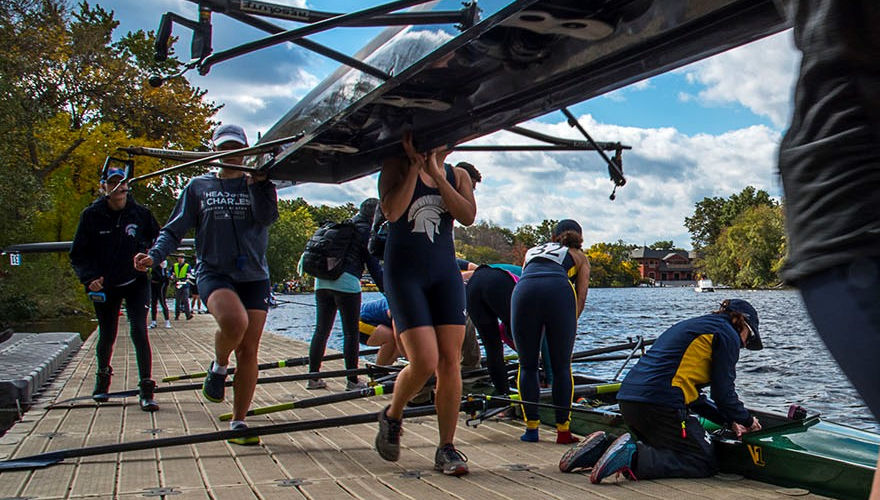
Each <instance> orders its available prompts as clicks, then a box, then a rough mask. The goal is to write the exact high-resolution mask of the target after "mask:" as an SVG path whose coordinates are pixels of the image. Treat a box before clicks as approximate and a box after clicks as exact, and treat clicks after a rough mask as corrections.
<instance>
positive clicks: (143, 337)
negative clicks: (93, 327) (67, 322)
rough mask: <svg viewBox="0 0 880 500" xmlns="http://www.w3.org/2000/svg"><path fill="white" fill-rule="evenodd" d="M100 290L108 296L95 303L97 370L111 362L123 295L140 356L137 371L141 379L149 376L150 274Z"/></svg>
mask: <svg viewBox="0 0 880 500" xmlns="http://www.w3.org/2000/svg"><path fill="white" fill-rule="evenodd" d="M101 291H102V292H104V295H106V296H107V300H106V301H105V302H95V303H94V304H95V315H96V316H97V317H98V344H97V346H96V347H95V355H96V356H97V358H98V370H103V369H106V368H107V367H109V366H110V360H111V358H112V357H113V345H114V344H115V343H116V334H117V331H118V329H119V308H120V307H121V306H122V301H123V299H124V300H125V312H126V314H127V315H128V324H129V335H130V336H131V343H132V344H134V351H135V355H136V356H137V365H138V375H139V376H140V378H141V380H143V379H148V378H150V377H151V374H152V363H153V360H152V354H151V353H150V339H149V337H147V310H148V309H149V307H150V283H149V279H148V278H147V275H146V274H143V275H138V277H137V278H136V279H135V280H134V281H133V282H131V283H129V284H127V285H125V286H120V287H108V288H105V289H103V290H101Z"/></svg>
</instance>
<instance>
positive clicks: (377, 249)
mask: <svg viewBox="0 0 880 500" xmlns="http://www.w3.org/2000/svg"><path fill="white" fill-rule="evenodd" d="M386 241H388V219H386V218H385V214H384V213H382V209H381V208H377V209H376V214H375V215H374V216H373V224H372V225H371V226H370V239H369V241H368V242H367V250H368V251H369V252H370V255H372V256H373V257H376V258H377V259H382V258H384V256H385V242H386Z"/></svg>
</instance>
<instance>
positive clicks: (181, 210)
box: [148, 181, 199, 262]
mask: <svg viewBox="0 0 880 500" xmlns="http://www.w3.org/2000/svg"><path fill="white" fill-rule="evenodd" d="M190 186H192V181H190V183H189V184H187V185H186V187H185V188H183V192H181V193H180V198H178V199H177V204H175V205H174V210H172V211H171V216H170V217H169V218H168V222H167V223H166V224H165V227H163V228H162V229H161V230H160V231H159V237H158V238H156V243H154V244H153V248H151V249H150V251H149V252H148V254H149V256H150V257H152V258H153V262H161V261H163V260H165V259H166V258H167V257H168V254H170V253H171V252H173V251H174V250H176V249H177V247H178V246H179V245H180V240H182V239H183V237H184V235H186V232H187V231H189V230H190V229H192V228H193V227H195V226H196V224H197V223H198V220H199V200H198V199H197V197H196V196H195V194H193V192H192V190H191V189H190Z"/></svg>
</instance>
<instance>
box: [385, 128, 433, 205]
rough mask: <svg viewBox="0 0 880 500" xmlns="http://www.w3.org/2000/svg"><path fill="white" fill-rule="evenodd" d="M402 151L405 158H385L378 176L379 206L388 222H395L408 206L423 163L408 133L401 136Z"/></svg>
mask: <svg viewBox="0 0 880 500" xmlns="http://www.w3.org/2000/svg"><path fill="white" fill-rule="evenodd" d="M403 150H404V151H406V158H400V157H397V156H395V157H390V158H386V159H385V161H384V162H383V164H382V172H381V173H380V174H379V204H380V205H381V206H382V212H383V213H384V214H385V218H386V219H388V221H390V222H397V219H399V218H400V217H401V216H402V215H403V212H405V211H406V207H408V206H409V202H410V200H412V195H413V191H415V189H416V180H417V179H418V177H419V171H420V170H421V169H422V165H424V163H425V157H424V156H423V155H421V154H420V153H419V152H417V151H416V149H415V147H414V146H413V143H412V134H411V133H409V132H407V133H405V134H404V135H403Z"/></svg>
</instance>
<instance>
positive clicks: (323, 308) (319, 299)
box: [307, 198, 384, 390]
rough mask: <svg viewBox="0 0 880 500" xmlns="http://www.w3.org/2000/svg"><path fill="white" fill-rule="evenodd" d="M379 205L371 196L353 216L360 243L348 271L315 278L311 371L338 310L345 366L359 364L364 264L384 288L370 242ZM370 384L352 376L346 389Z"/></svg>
mask: <svg viewBox="0 0 880 500" xmlns="http://www.w3.org/2000/svg"><path fill="white" fill-rule="evenodd" d="M378 206H379V200H378V199H376V198H367V199H366V200H364V202H363V203H361V206H360V209H359V210H358V213H357V215H355V216H354V218H352V222H354V224H355V227H356V228H357V235H358V238H357V244H356V245H352V246H353V248H352V249H351V250H350V253H349V255H347V256H346V260H347V263H346V265H345V271H343V273H342V275H341V276H340V277H339V278H337V279H335V280H328V279H319V278H315V305H316V311H315V315H316V317H317V321H316V323H315V333H314V335H312V342H311V345H310V346H309V371H310V372H317V371H319V370H320V369H321V359H322V358H323V357H324V351H325V349H326V348H327V339H328V338H329V337H330V331H331V330H332V329H333V322H334V321H335V320H336V311H337V310H338V311H339V315H340V316H341V318H342V335H343V347H342V350H343V353H344V354H345V368H346V369H347V370H352V369H355V368H357V367H358V352H359V350H360V346H359V337H360V330H359V322H360V314H361V275H362V274H363V272H364V265H366V266H367V269H368V270H369V271H370V276H372V278H373V281H374V282H375V283H376V286H377V287H379V291H383V290H384V288H383V286H382V267H381V266H380V265H379V259H377V258H376V257H374V256H373V255H371V254H370V252H369V251H368V249H367V243H368V241H369V239H370V228H371V226H372V223H373V217H374V215H375V212H376V210H377V207H378ZM326 386H327V384H326V383H325V382H324V381H323V380H322V379H313V380H310V381H309V383H308V385H307V388H309V389H322V388H324V387H326ZM364 387H366V385H365V384H364V383H363V382H360V381H359V380H358V377H357V375H352V376H350V377H348V381H347V383H346V390H354V389H362V388H364Z"/></svg>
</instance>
